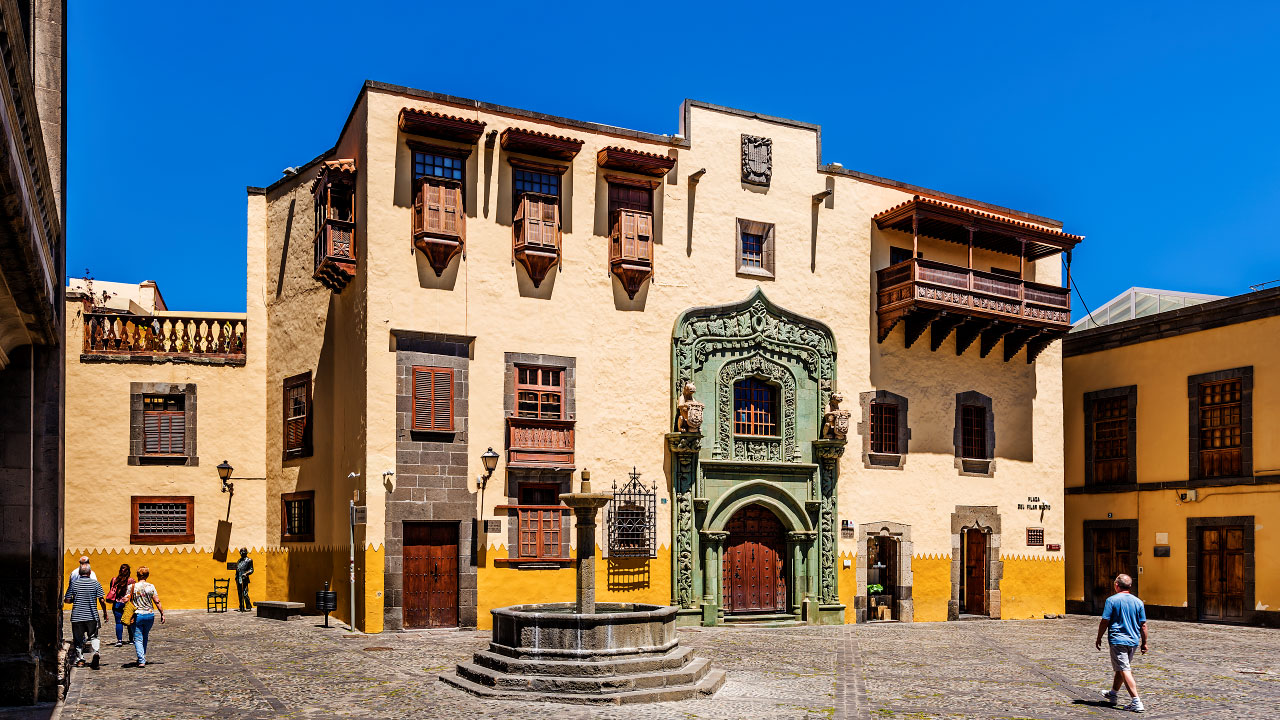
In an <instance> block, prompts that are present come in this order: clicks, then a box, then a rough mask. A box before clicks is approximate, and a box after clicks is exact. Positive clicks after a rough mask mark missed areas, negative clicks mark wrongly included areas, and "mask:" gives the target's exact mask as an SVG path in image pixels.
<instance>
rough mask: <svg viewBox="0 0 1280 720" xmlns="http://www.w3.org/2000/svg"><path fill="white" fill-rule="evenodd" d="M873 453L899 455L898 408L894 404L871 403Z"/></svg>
mask: <svg viewBox="0 0 1280 720" xmlns="http://www.w3.org/2000/svg"><path fill="white" fill-rule="evenodd" d="M871 452H873V453H885V454H889V455H896V454H897V453H898V406H897V405H896V404H893V403H882V402H873V403H871Z"/></svg>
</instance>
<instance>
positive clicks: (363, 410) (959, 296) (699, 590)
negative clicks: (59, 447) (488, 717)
mask: <svg viewBox="0 0 1280 720" xmlns="http://www.w3.org/2000/svg"><path fill="white" fill-rule="evenodd" d="M819 138H820V128H819V127H818V126H815V125H810V124H807V123H800V122H796V121H791V120H785V119H781V118H775V117H769V116H764V115H759V114H757V113H751V112H744V111H740V110H734V109H730V108H723V107H718V106H713V105H708V104H705V103H698V102H694V101H686V102H685V103H684V105H683V106H682V108H681V118H680V132H679V134H675V135H658V134H652V133H644V132H637V131H632V130H625V129H621V128H617V127H612V126H606V125H598V124H594V123H588V122H581V121H576V120H570V119H565V118H553V117H548V116H545V115H541V114H537V113H532V112H528V111H523V110H519V109H516V108H509V107H503V106H497V105H491V104H487V103H482V102H477V101H471V100H465V99H460V98H455V97H450V96H444V95H438V94H434V93H429V92H423V91H418V90H413V89H409V88H403V87H396V86H390V85H384V84H380V83H373V82H370V83H366V85H365V87H364V88H363V89H362V91H361V93H360V95H359V97H358V98H357V100H356V102H355V105H354V107H353V108H352V111H351V114H350V116H349V118H348V120H347V122H346V124H345V125H344V127H343V128H342V130H341V132H340V133H339V134H338V136H337V138H336V142H335V145H334V147H333V148H332V149H331V150H329V151H327V152H326V153H324V154H322V155H321V156H320V157H318V158H316V159H315V160H313V161H311V162H310V163H307V164H305V165H302V166H301V167H299V168H296V169H291V170H290V171H289V172H287V173H286V176H285V177H284V178H283V179H281V180H279V181H277V182H276V183H274V184H272V185H271V186H269V187H266V188H249V191H248V233H247V237H248V245H249V253H248V257H249V267H250V281H249V291H248V299H247V302H248V307H249V313H248V317H247V323H248V324H247V326H246V327H247V328H248V329H249V330H248V332H249V334H248V336H247V337H248V342H247V346H246V350H245V359H244V360H243V365H241V366H235V367H229V366H226V365H222V366H217V367H211V368H209V369H208V371H207V372H209V373H218V374H216V375H210V376H209V377H208V378H206V377H205V376H200V377H197V376H195V375H192V374H191V373H194V372H196V369H197V368H194V367H188V366H187V365H183V364H163V363H162V364H157V365H151V366H147V367H146V368H145V370H146V371H147V372H155V373H159V374H157V375H156V376H155V377H156V379H155V380H152V379H151V378H152V376H151V375H147V374H146V373H140V372H136V368H135V367H134V366H131V365H129V364H128V363H123V362H114V363H109V362H106V361H100V360H98V359H97V358H94V357H89V358H87V359H84V358H82V359H81V363H82V364H84V365H85V369H82V370H78V371H77V372H82V373H85V375H86V377H94V374H102V375H103V376H105V375H107V374H110V375H111V376H112V377H119V378H121V380H120V381H118V383H117V384H121V386H122V387H126V386H127V383H125V382H124V381H123V378H124V377H125V376H132V375H134V374H136V375H138V378H137V379H132V377H131V379H129V381H128V382H159V381H166V382H177V381H178V380H184V379H185V381H187V382H194V383H195V384H197V385H198V393H199V395H200V397H201V398H204V397H206V391H205V389H204V388H205V386H210V387H211V389H210V392H219V391H218V390H215V389H213V386H214V385H215V384H216V383H218V382H222V383H225V384H226V389H227V390H228V391H231V390H233V389H234V388H236V387H239V385H238V382H239V381H240V380H242V379H243V380H248V379H252V378H251V376H254V375H255V374H256V375H257V381H260V383H261V384H260V385H259V386H257V387H258V389H257V390H255V391H254V392H256V395H252V396H250V395H244V396H243V397H241V398H237V400H236V402H235V403H234V404H235V406H236V407H235V408H232V409H228V408H215V409H213V410H209V411H208V412H211V413H212V412H218V413H222V412H232V413H233V414H234V413H236V412H238V413H239V415H238V416H235V417H232V418H222V419H210V420H208V422H209V423H210V424H212V423H218V422H224V421H225V422H227V423H229V424H230V425H231V426H233V427H234V428H235V430H234V431H233V432H231V433H229V434H227V435H226V436H225V438H226V441H227V442H229V445H227V446H226V447H225V448H224V447H223V446H218V449H212V448H211V449H210V450H209V451H208V452H206V451H205V450H204V447H203V445H202V446H201V448H200V450H199V454H200V465H201V467H199V469H198V470H197V469H196V468H188V467H182V468H175V467H168V468H167V469H166V470H165V471H164V472H165V473H168V475H166V476H163V477H157V478H156V481H157V482H159V483H166V482H167V483H170V484H171V485H172V486H173V491H174V492H175V493H177V492H178V486H179V485H181V484H182V483H183V482H186V480H185V477H186V475H185V474H184V475H183V476H182V477H183V478H184V480H182V481H179V480H178V479H177V477H178V475H177V474H178V473H179V472H182V473H186V472H187V471H188V470H190V471H191V473H190V474H191V480H190V482H191V483H192V487H193V488H194V487H196V486H197V485H198V487H199V490H198V491H197V490H195V489H193V490H191V492H190V493H188V494H192V495H197V508H198V510H199V511H198V512H197V513H196V518H197V520H198V521H199V522H200V523H205V522H206V518H207V519H208V520H207V522H209V523H213V521H214V519H216V518H215V516H216V515H221V514H223V512H224V510H225V508H221V507H220V508H219V509H217V510H215V509H214V508H212V507H211V508H210V509H209V511H204V507H205V506H206V505H213V504H214V503H216V502H217V501H218V500H221V497H219V485H218V483H217V479H216V473H215V472H214V471H213V468H212V465H211V464H210V463H211V462H213V463H216V462H217V461H221V460H223V459H227V460H228V461H229V462H230V463H231V464H232V465H234V466H235V468H236V470H235V475H236V476H245V477H258V476H261V477H262V478H265V479H263V480H260V481H259V480H237V481H235V483H236V492H237V498H236V502H237V503H238V502H239V500H240V497H241V496H240V495H239V494H240V492H241V485H242V484H244V486H245V487H246V488H247V489H246V492H256V491H257V489H258V488H261V495H260V496H257V497H260V498H261V499H260V502H261V503H262V506H261V507H260V508H258V517H257V518H256V519H255V520H249V519H247V518H246V519H245V520H244V521H243V524H242V525H241V524H237V515H236V512H234V510H235V508H234V507H233V513H232V530H231V532H232V539H231V542H230V544H231V545H232V546H238V545H248V546H250V547H252V548H258V550H256V552H259V553H261V555H262V557H263V559H264V562H263V563H262V564H261V566H265V567H266V571H265V572H266V578H265V581H266V582H265V585H266V588H265V592H266V594H265V595H263V597H268V596H269V597H270V598H271V599H278V600H285V599H288V600H295V601H300V602H305V603H307V604H308V605H311V604H312V602H313V592H314V591H315V590H319V589H321V585H322V584H323V582H325V581H328V582H330V583H331V584H332V587H333V589H335V590H337V591H338V598H339V609H338V611H337V616H338V617H341V618H344V619H346V618H348V617H350V609H349V603H348V601H347V599H346V598H347V597H348V593H349V592H351V594H353V595H354V597H355V599H356V600H355V603H356V607H355V624H356V626H357V627H359V628H361V629H364V630H366V631H371V632H375V631H382V630H400V629H404V628H415V627H433V626H478V627H488V625H489V615H488V610H490V609H492V608H494V607H500V606H505V605H511V604H518V603H530V602H541V601H565V600H569V599H571V598H572V597H573V593H574V579H573V567H574V560H573V559H572V558H573V550H574V548H573V543H572V537H573V532H572V528H573V520H572V518H571V514H570V513H568V512H567V508H565V507H563V506H562V505H561V504H560V502H559V499H558V495H559V494H560V493H563V492H569V491H570V490H577V489H578V487H579V483H580V482H581V480H582V479H583V477H584V476H585V475H586V474H587V473H589V474H590V475H591V479H592V483H593V485H594V488H595V489H596V490H597V491H599V490H601V489H603V490H613V491H615V493H616V495H615V500H614V502H613V503H612V504H611V506H610V507H608V508H606V510H605V511H603V512H602V516H601V518H600V521H599V525H598V531H597V532H598V538H597V547H598V548H599V550H598V552H599V558H598V561H597V563H596V567H597V574H598V582H597V587H598V588H599V590H598V598H599V600H601V601H615V602H619V601H620V602H646V603H663V604H668V603H669V604H676V605H678V606H680V608H681V611H680V615H679V617H680V622H682V623H684V624H696V623H701V624H718V623H721V622H734V621H739V620H755V621H759V620H762V619H768V620H773V621H780V622H787V621H797V622H812V623H847V622H855V621H863V620H874V619H896V620H900V621H911V620H915V621H924V620H947V619H949V618H952V619H953V618H958V617H960V616H962V615H986V616H990V617H995V618H1001V617H1005V618H1011V617H1023V618H1025V617H1039V616H1041V615H1043V614H1048V613H1060V612H1062V611H1063V597H1064V563H1063V561H1062V552H1061V547H1062V543H1063V542H1064V532H1065V530H1064V524H1063V516H1062V508H1063V503H1062V480H1061V478H1062V473H1063V458H1062V448H1063V437H1062V405H1061V397H1062V385H1061V354H1060V343H1058V342H1056V340H1057V339H1058V338H1060V337H1061V336H1062V335H1063V334H1065V331H1066V329H1067V328H1068V327H1069V324H1068V323H1069V312H1070V311H1069V303H1068V300H1067V294H1066V291H1065V290H1064V289H1063V288H1062V287H1061V271H1060V267H1061V260H1062V253H1064V252H1069V251H1070V249H1071V248H1072V247H1073V246H1074V245H1075V244H1076V243H1077V242H1079V240H1080V238H1079V237H1078V236H1074V235H1069V234H1066V233H1064V232H1062V230H1061V225H1060V223H1057V222H1056V221H1053V220H1049V219H1047V218H1042V217H1038V216H1034V215H1029V214H1026V213H1022V212H1018V211H1013V210H1008V209H1005V208H999V207H995V206H991V205H988V204H985V203H981V202H978V201H973V200H967V199H964V198H957V197H953V196H950V195H946V194H944V193H939V192H936V191H930V190H927V189H923V188H918V187H915V186H910V185H906V184H904V183H900V182H896V181H892V180H887V179H883V178H877V177H874V176H869V175H865V174H862V173H858V172H854V171H851V170H846V169H844V168H843V167H841V166H839V165H836V164H824V163H823V161H822V158H821V155H820V146H819ZM255 313H262V315H263V317H262V319H261V320H259V319H258V318H257V316H256V315H255ZM69 325H71V323H70V322H69ZM70 332H75V331H73V330H69V333H70ZM259 332H261V333H262V335H256V334H254V333H259ZM71 340H72V341H76V342H83V341H82V340H77V339H76V338H71ZM72 344H74V342H73V343H72ZM75 347H77V348H79V347H81V346H80V345H75ZM86 355H92V353H87V352H86ZM256 363H260V364H256ZM201 371H202V372H203V371H204V370H203V369H201ZM165 373H169V374H165ZM175 373H176V374H175ZM183 373H187V375H184V374H183ZM188 377H189V378H190V379H187V378H188ZM170 378H176V379H170ZM81 387H82V388H83V387H85V385H81ZM72 391H73V388H71V387H70V386H69V389H68V393H69V395H70V393H71V392H72ZM126 391H127V387H126ZM79 392H83V390H79ZM245 392H246V393H248V392H250V390H249V389H248V388H246V389H245ZM250 397H252V400H251V401H249V403H248V404H249V405H251V406H252V408H253V412H260V417H261V421H260V424H259V425H257V426H256V428H255V427H254V426H253V422H252V421H251V420H250V419H249V418H248V415H247V414H246V412H245V410H244V407H243V406H244V401H245V400H246V399H248V398H250ZM98 402H99V403H100V402H101V399H98ZM259 402H261V405H259V404H258V403H259ZM125 405H127V401H122V403H121V406H122V407H123V406H125ZM200 408H201V413H202V415H201V418H202V419H201V420H199V423H200V424H199V427H200V433H201V437H203V433H204V432H205V430H204V428H206V427H208V425H206V420H204V419H203V417H204V415H203V413H204V412H206V411H205V408H206V405H205V404H204V402H201V404H200ZM112 412H115V413H117V415H118V417H114V418H102V422H101V424H100V425H99V426H98V432H115V433H120V432H121V431H120V429H119V425H118V423H121V422H124V419H125V417H124V414H123V410H119V409H113V410H112ZM108 420H110V422H111V423H117V425H110V424H108V422H107V421H108ZM240 432H243V433H245V434H246V437H244V438H243V439H242V440H239V439H237V438H238V437H239V435H238V434H239V433H240ZM255 433H256V434H255ZM247 435H254V437H253V438H252V439H249V438H248V437H247ZM121 437H123V436H121ZM201 442H202V443H203V441H201ZM210 442H211V443H213V442H214V441H213V440H210ZM217 442H224V441H223V440H221V439H220V440H218V441H217ZM490 450H492V452H491V453H490V452H489V451H490ZM209 453H218V457H217V458H216V460H211V459H212V458H213V456H212V455H210V454H209ZM126 454H127V453H126ZM118 455H119V453H117V456H118ZM116 460H117V458H114V457H107V456H106V455H105V454H104V453H101V454H100V455H99V456H98V457H97V458H96V460H95V461H94V462H101V463H108V462H116ZM90 464H91V463H90ZM117 464H119V463H117ZM490 464H492V468H491V469H490V467H489V465H490ZM242 467H243V468H246V470H244V471H243V472H242V470H241V468H242ZM68 471H69V472H68V477H69V478H71V477H72V472H71V468H70V466H69V468H68ZM134 471H135V468H134V467H132V466H127V465H126V466H124V467H119V468H115V469H114V470H113V472H119V473H120V474H121V476H129V474H130V473H131V472H134ZM170 478H172V480H171V479H170ZM148 483H150V480H148ZM255 483H256V484H255ZM130 484H131V485H132V486H133V487H134V490H131V491H130V492H133V493H135V494H141V493H143V492H144V491H145V492H146V494H148V495H150V494H155V495H160V494H161V493H160V492H159V490H158V489H157V490H156V491H155V492H154V493H153V492H152V489H151V488H150V486H149V485H148V486H147V487H140V483H139V482H136V481H135V482H132V483H130ZM184 487H185V486H184ZM68 488H69V489H68V503H69V504H72V503H74V502H75V496H74V494H73V492H72V481H71V480H69V481H68ZM166 488H168V486H166ZM201 493H203V494H204V499H203V500H202V499H201V497H202V496H201V495H200V494H201ZM121 497H124V495H123V494H122V495H121ZM353 506H354V507H355V516H356V519H357V520H358V522H357V523H356V524H355V525H354V530H353V529H352V528H353V526H352V524H351V522H350V519H351V517H352V516H353V515H352V507H353ZM102 522H103V523H114V525H112V529H111V530H110V531H108V530H106V529H105V528H104V529H101V530H97V529H96V526H95V530H94V532H93V533H87V534H86V535H85V536H84V537H86V540H85V541H84V542H74V541H73V540H72V536H71V533H70V529H69V531H68V541H67V547H68V548H69V549H71V548H75V550H70V552H77V551H79V550H80V549H82V548H83V549H84V550H86V551H94V550H95V548H105V547H108V545H107V543H106V542H105V541H104V542H98V543H96V544H95V543H94V542H89V541H88V539H87V538H89V537H90V536H91V535H96V536H100V537H102V538H111V540H110V541H109V542H110V543H119V542H122V541H121V540H120V538H124V540H128V538H127V535H128V533H126V532H124V531H122V530H121V529H120V527H121V526H123V522H122V520H121V518H120V516H119V515H114V514H113V515H112V516H111V517H109V518H105V517H104V519H103V520H102ZM68 527H69V528H70V527H71V523H70V522H69V523H68ZM200 528H204V530H203V532H204V533H205V534H200V532H199V531H200ZM197 530H198V532H197V536H196V538H195V541H194V542H192V543H188V544H187V545H183V546H181V547H182V548H183V549H184V550H186V551H187V552H188V553H190V554H191V557H190V558H188V560H189V561H191V562H204V563H206V564H205V565H201V566H200V567H201V568H202V569H200V570H198V571H192V572H190V573H188V574H189V575H190V576H191V577H192V578H193V580H192V582H193V583H196V584H200V583H203V584H205V585H208V584H210V583H211V576H212V575H218V574H219V573H222V575H224V576H225V575H226V571H225V570H222V569H220V568H218V567H217V566H216V563H215V561H214V560H212V558H213V557H214V553H216V551H217V548H215V547H212V545H213V543H214V541H215V540H217V536H216V533H217V532H218V528H217V526H216V525H214V524H210V525H208V526H207V527H205V526H204V525H200V527H198V528H197ZM352 537H354V547H355V552H354V555H355V557H356V562H355V573H354V586H352V584H351V583H350V582H349V580H348V575H347V568H346V563H347V555H348V553H349V552H350V551H351V548H352V544H351V541H350V540H349V538H352ZM110 547H111V548H112V550H113V551H115V550H117V549H119V548H123V549H124V550H129V551H130V552H148V553H149V552H155V549H154V548H152V547H145V548H144V547H139V546H137V545H128V544H127V543H125V544H121V545H119V546H116V545H110ZM162 552H165V553H169V552H170V549H165V550H163V551H162ZM205 553H208V557H209V558H210V559H209V560H208V561H206V560H205V558H206V555H205ZM90 554H91V555H93V552H90ZM166 557H174V558H175V562H179V560H177V559H176V558H177V557H178V555H177V554H174V553H171V554H170V555H167V556H166ZM112 562H114V559H113V560H112ZM206 567H207V568H208V570H207V571H206V570H205V569H204V568H206ZM157 584H160V583H159V581H157ZM161 587H162V588H163V585H161ZM196 606H199V604H198V603H197V604H196Z"/></svg>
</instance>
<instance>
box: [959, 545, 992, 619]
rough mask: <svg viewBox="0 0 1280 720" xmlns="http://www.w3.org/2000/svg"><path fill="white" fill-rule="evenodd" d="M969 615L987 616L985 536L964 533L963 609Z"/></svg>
mask: <svg viewBox="0 0 1280 720" xmlns="http://www.w3.org/2000/svg"><path fill="white" fill-rule="evenodd" d="M963 610H964V611H965V612H966V613H969V614H970V615H986V614H987V534H986V533H984V532H982V531H980V530H966V531H965V532H964V608H963Z"/></svg>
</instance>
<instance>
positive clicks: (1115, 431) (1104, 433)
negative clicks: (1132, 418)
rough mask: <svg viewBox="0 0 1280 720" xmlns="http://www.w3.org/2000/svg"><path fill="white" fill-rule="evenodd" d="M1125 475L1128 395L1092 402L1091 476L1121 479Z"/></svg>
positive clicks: (1109, 480) (1098, 479) (1103, 479)
mask: <svg viewBox="0 0 1280 720" xmlns="http://www.w3.org/2000/svg"><path fill="white" fill-rule="evenodd" d="M1128 476H1129V398H1128V397H1125V396H1121V397H1113V398H1101V399H1098V400H1095V401H1094V402H1093V480H1094V482H1098V483H1113V482H1124V481H1125V480H1126V479H1127V478H1128Z"/></svg>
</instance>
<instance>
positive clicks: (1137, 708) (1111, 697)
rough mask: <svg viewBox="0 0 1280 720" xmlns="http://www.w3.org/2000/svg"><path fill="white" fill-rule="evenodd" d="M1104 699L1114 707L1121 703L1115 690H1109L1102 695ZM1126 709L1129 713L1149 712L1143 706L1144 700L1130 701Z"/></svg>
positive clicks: (1135, 699)
mask: <svg viewBox="0 0 1280 720" xmlns="http://www.w3.org/2000/svg"><path fill="white" fill-rule="evenodd" d="M1102 699H1103V700H1106V701H1107V702H1108V703H1111V704H1112V705H1115V704H1116V703H1118V702H1120V697H1119V694H1118V693H1117V692H1116V691H1115V690H1108V691H1106V692H1104V693H1102ZM1124 709H1125V710H1128V711H1129V712H1146V711H1147V708H1146V707H1144V706H1143V704H1142V700H1141V699H1139V698H1134V699H1132V700H1130V701H1129V704H1128V705H1125V706H1124Z"/></svg>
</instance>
